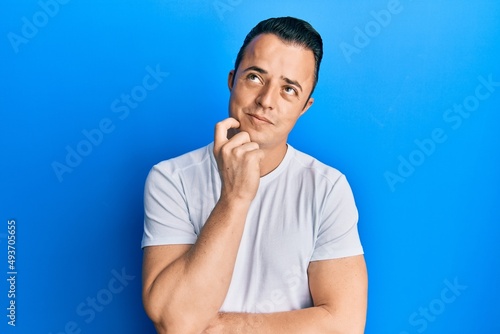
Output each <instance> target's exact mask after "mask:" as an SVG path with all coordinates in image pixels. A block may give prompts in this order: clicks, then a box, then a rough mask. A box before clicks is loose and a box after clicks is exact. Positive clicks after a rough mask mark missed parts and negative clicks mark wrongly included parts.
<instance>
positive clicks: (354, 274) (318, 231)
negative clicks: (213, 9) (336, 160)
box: [142, 17, 367, 334]
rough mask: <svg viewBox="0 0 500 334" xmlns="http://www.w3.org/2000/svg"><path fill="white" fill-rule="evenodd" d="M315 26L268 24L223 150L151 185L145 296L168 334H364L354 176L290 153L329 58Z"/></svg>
mask: <svg viewBox="0 0 500 334" xmlns="http://www.w3.org/2000/svg"><path fill="white" fill-rule="evenodd" d="M322 53H323V51H322V41H321V37H320V36H319V34H318V33H317V32H316V31H315V30H314V29H313V28H312V27H311V26H310V25H309V24H308V23H307V22H305V21H302V20H299V19H295V18H291V17H285V18H273V19H269V20H265V21H262V22H260V23H259V24H258V25H257V26H256V27H255V28H254V29H253V30H252V31H251V32H250V33H249V34H248V36H247V37H246V39H245V41H244V43H243V46H242V47H241V49H240V52H239V54H238V57H237V59H236V62H235V68H234V70H232V71H230V72H229V77H228V86H229V90H230V92H231V94H230V101H229V115H230V117H229V118H227V119H225V120H223V121H221V122H219V123H218V124H217V125H216V126H215V136H214V142H213V143H212V144H210V145H208V146H206V147H204V148H201V149H198V150H196V151H193V152H190V153H187V154H185V155H182V156H180V157H177V158H174V159H171V160H167V161H164V162H162V163H160V164H158V165H156V166H155V167H154V168H153V169H152V170H151V172H150V174H149V176H148V179H147V181H146V187H145V203H144V205H145V225H144V237H143V241H142V247H143V248H144V267H143V301H144V306H145V309H146V312H147V314H148V315H149V317H150V318H151V319H152V321H153V322H154V324H155V327H156V329H157V331H158V332H159V333H175V334H179V333H181V334H182V333H196V334H199V333H301V334H304V333H315V334H318V333H362V332H363V330H364V326H365V318H366V299H367V274H366V266H365V262H364V258H363V250H362V247H361V244H360V241H359V236H358V231H357V218H358V216H357V210H356V207H355V204H354V199H353V197H352V192H351V189H350V187H349V185H348V183H347V181H346V179H345V177H344V176H343V175H342V174H341V173H340V172H339V171H337V170H336V169H334V168H331V167H328V166H326V165H324V164H322V163H320V162H319V161H317V160H315V159H314V158H312V157H310V156H308V155H306V154H304V153H301V152H299V151H297V150H295V149H294V148H293V147H291V146H290V145H288V144H287V138H288V134H289V133H290V131H291V130H292V128H293V126H294V125H295V122H296V121H297V119H298V118H299V117H300V116H301V115H302V114H304V113H305V112H306V111H307V110H308V109H309V107H310V106H311V105H312V104H313V98H312V97H311V94H312V92H313V90H314V87H315V85H316V82H317V79H318V71H319V67H320V62H321V58H322Z"/></svg>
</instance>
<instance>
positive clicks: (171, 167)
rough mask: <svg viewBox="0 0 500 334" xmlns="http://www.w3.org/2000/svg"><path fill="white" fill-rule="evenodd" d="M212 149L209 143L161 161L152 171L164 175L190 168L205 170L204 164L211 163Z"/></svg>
mask: <svg viewBox="0 0 500 334" xmlns="http://www.w3.org/2000/svg"><path fill="white" fill-rule="evenodd" d="M212 147H213V144H212V143H210V144H208V145H206V146H203V147H200V148H198V149H195V150H192V151H190V152H187V153H184V154H182V155H179V156H176V157H173V158H170V159H167V160H163V161H161V162H159V163H157V164H156V165H154V166H153V169H155V170H158V171H160V172H164V173H176V172H182V171H183V170H186V169H190V168H196V167H202V168H205V167H206V166H205V164H210V163H211V160H212V153H211V152H212Z"/></svg>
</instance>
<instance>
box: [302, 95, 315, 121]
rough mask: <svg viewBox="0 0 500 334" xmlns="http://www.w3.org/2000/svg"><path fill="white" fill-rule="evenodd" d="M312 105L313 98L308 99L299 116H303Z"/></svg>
mask: <svg viewBox="0 0 500 334" xmlns="http://www.w3.org/2000/svg"><path fill="white" fill-rule="evenodd" d="M313 103H314V97H310V98H309V100H307V102H306V105H305V106H304V108H303V109H302V111H301V113H300V116H302V115H304V114H305V113H306V111H307V109H309V108H310V107H311V106H312V105H313Z"/></svg>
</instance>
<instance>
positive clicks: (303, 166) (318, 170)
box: [291, 148, 343, 183]
mask: <svg viewBox="0 0 500 334" xmlns="http://www.w3.org/2000/svg"><path fill="white" fill-rule="evenodd" d="M292 149H293V155H292V159H293V163H292V164H291V165H292V166H294V168H295V169H297V170H298V171H300V172H301V173H304V174H311V175H313V176H315V177H318V178H324V179H326V180H329V181H330V182H331V183H335V182H337V180H338V179H339V178H341V177H342V176H343V174H342V173H341V172H340V171H339V170H338V169H336V168H335V167H332V166H330V165H327V164H325V163H323V162H322V161H320V160H318V159H317V158H315V157H313V156H311V155H309V154H307V153H304V152H302V151H299V150H297V149H295V148H292Z"/></svg>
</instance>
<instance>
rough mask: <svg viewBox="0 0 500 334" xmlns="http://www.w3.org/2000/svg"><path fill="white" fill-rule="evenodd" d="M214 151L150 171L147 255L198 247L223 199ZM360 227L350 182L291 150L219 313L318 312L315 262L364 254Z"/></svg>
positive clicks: (251, 218)
mask: <svg viewBox="0 0 500 334" xmlns="http://www.w3.org/2000/svg"><path fill="white" fill-rule="evenodd" d="M212 150H213V143H211V144H210V145H208V146H205V147H203V148H200V149H198V150H195V151H192V152H189V153H187V154H184V155H182V156H180V157H177V158H174V159H170V160H166V161H163V162H161V163H159V164H157V165H156V166H154V167H153V168H152V170H151V171H150V173H149V176H148V178H147V180H146V186H145V193H144V210H145V218H144V235H143V239H142V247H146V246H155V245H167V244H194V243H195V242H196V239H197V237H198V235H199V234H200V231H201V229H202V227H203V224H205V222H206V220H207V218H208V216H209V215H210V213H211V211H212V209H213V208H214V206H215V204H216V202H217V200H218V198H219V195H220V189H221V180H220V176H219V173H218V169H217V164H216V161H215V158H214V155H213V152H212ZM357 221H358V212H357V209H356V205H355V203H354V198H353V196H352V191H351V188H350V187H349V184H348V183H347V180H346V178H345V176H344V175H343V174H341V173H340V172H339V171H338V170H336V169H334V168H332V167H329V166H327V165H325V164H323V163H321V162H319V161H318V160H316V159H314V158H312V157H311V156H309V155H306V154H304V153H302V152H299V151H297V150H295V149H294V148H293V147H292V146H290V145H288V150H287V152H286V155H285V157H284V159H283V161H282V162H281V164H280V165H279V166H278V167H277V168H276V169H275V170H274V171H272V172H271V173H269V174H267V175H266V176H263V177H261V179H260V185H259V189H258V192H257V195H256V196H255V199H254V200H253V202H252V204H251V206H250V209H249V212H248V215H247V219H246V223H245V228H244V232H243V236H242V240H241V244H240V248H239V251H238V255H237V258H236V264H235V267H234V273H233V277H232V281H231V285H230V287H229V291H228V293H227V296H226V299H225V301H224V304H223V306H222V308H221V311H223V312H252V313H268V312H278V311H290V310H295V309H302V308H306V307H310V306H312V299H311V295H310V292H309V285H308V279H307V268H308V265H309V262H311V261H317V260H326V259H335V258H341V257H347V256H354V255H359V254H363V248H362V246H361V243H360V240H359V236H358V230H357ZM214 270H217V268H214ZM207 284H210V282H207Z"/></svg>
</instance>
